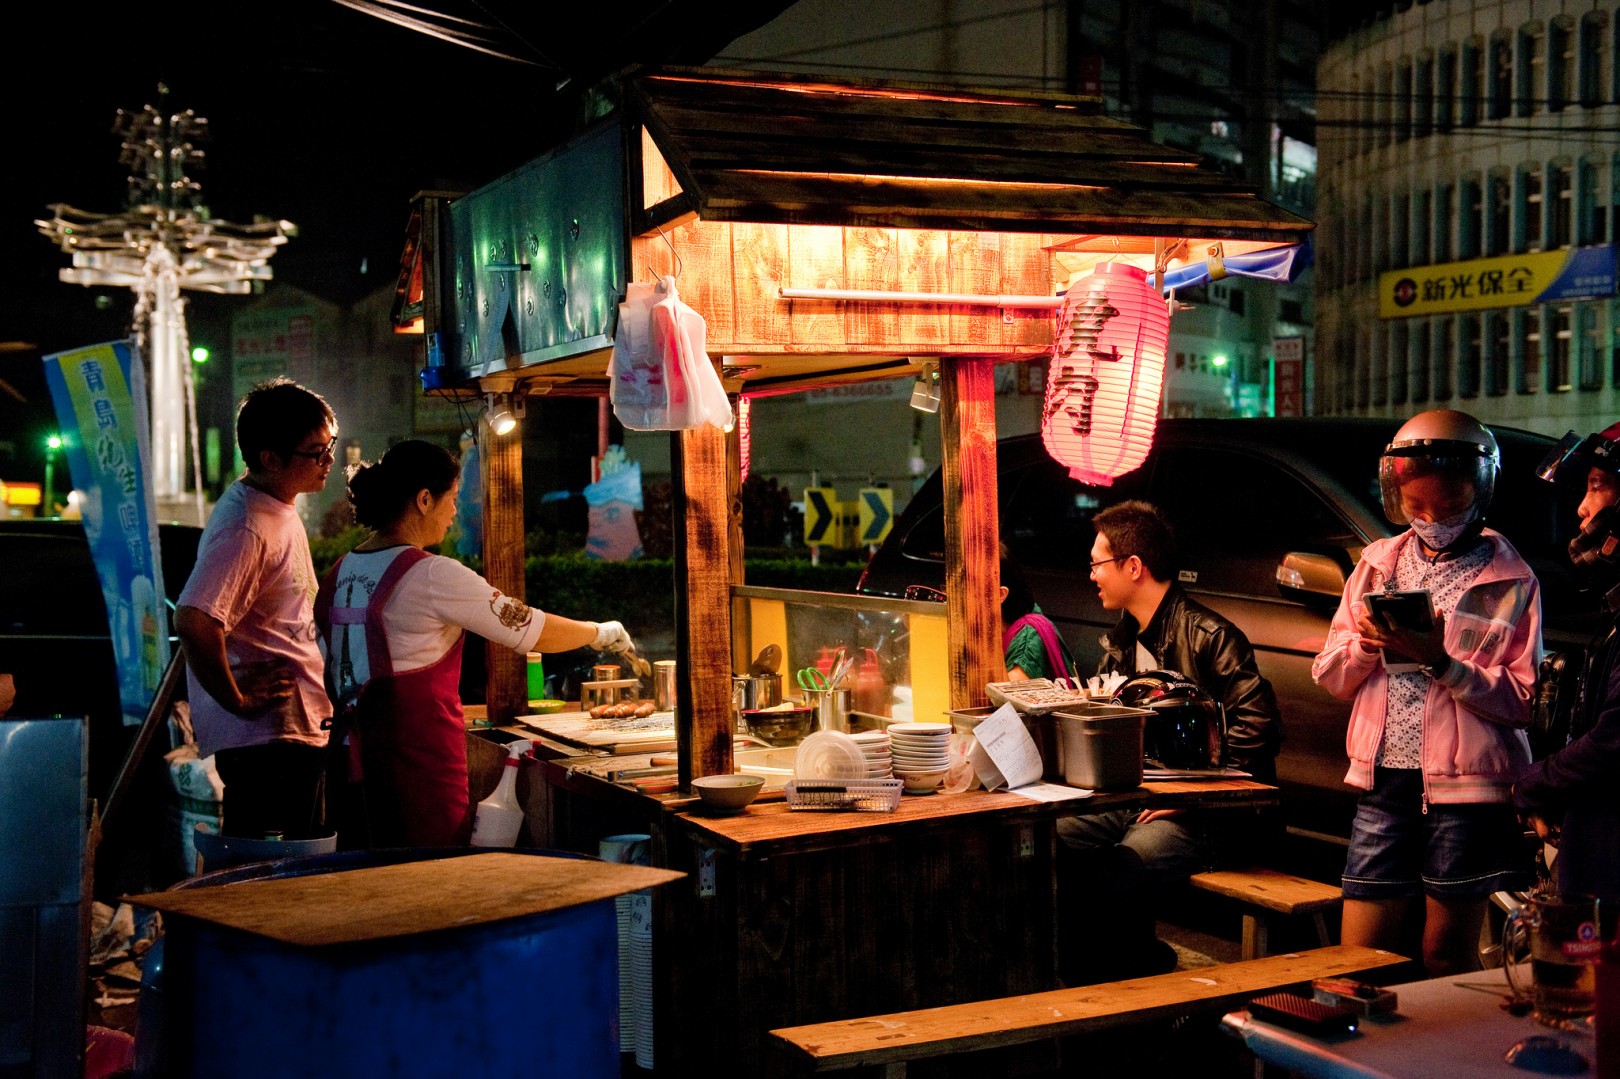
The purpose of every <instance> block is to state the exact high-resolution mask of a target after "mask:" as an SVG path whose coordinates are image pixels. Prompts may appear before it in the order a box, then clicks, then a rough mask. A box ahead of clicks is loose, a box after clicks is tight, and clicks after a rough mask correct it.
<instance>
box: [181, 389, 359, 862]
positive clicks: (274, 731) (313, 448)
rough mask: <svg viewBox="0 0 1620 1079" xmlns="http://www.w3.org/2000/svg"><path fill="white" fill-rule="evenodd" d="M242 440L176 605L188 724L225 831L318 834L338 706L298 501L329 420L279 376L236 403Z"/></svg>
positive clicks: (321, 470) (328, 444) (330, 441)
mask: <svg viewBox="0 0 1620 1079" xmlns="http://www.w3.org/2000/svg"><path fill="white" fill-rule="evenodd" d="M236 444H237V448H238V449H239V450H240V451H241V454H242V460H243V462H244V463H245V464H246V465H247V471H246V472H244V473H243V474H242V475H241V476H240V477H238V479H237V481H236V482H235V483H233V484H231V485H230V486H229V487H228V488H226V489H225V493H224V494H223V495H221V496H220V500H219V502H218V504H217V505H216V506H215V507H214V511H213V514H212V515H211V516H210V517H209V519H208V525H207V527H206V528H204V529H203V534H202V539H201V540H200V541H199V543H198V547H197V562H196V565H195V566H194V567H193V569H192V571H191V577H190V579H188V580H187V581H186V586H185V589H184V590H183V591H182V592H181V593H180V601H179V605H178V609H177V610H176V612H175V630H176V632H177V633H178V634H179V637H180V643H181V645H182V647H183V648H184V650H185V657H186V679H187V685H188V688H189V691H190V702H191V722H192V727H193V729H194V730H195V732H196V736H197V748H198V752H199V753H201V754H202V755H203V756H205V757H206V756H208V755H209V754H213V755H214V760H215V764H216V766H217V768H218V771H219V777H220V779H221V780H223V781H224V784H225V796H224V832H225V834H226V835H233V836H244V837H248V838H253V839H264V838H282V839H308V838H312V837H315V836H319V835H323V834H325V832H326V821H325V798H324V782H323V776H324V762H325V746H326V740H327V735H326V731H325V730H324V729H323V728H324V726H325V725H326V724H327V722H328V721H329V720H330V719H331V716H332V705H331V702H330V701H329V700H328V699H327V696H326V690H325V688H324V686H323V683H322V672H323V666H322V660H321V653H320V647H319V645H318V643H317V640H318V635H317V633H316V630H315V609H314V600H315V591H316V587H317V584H318V582H317V581H316V578H315V566H314V562H313V561H312V560H311V558H310V553H309V536H308V533H307V532H306V531H305V530H304V523H303V520H302V519H301V518H300V517H299V515H298V511H297V509H296V506H295V504H296V502H297V499H298V496H299V495H301V494H313V493H315V492H317V491H319V490H321V488H323V487H324V486H326V478H327V476H328V474H329V473H330V472H331V470H332V463H333V460H334V456H335V451H336V446H337V420H336V419H335V418H334V417H333V415H332V410H331V408H330V407H328V406H327V404H326V401H325V400H323V399H322V398H321V396H320V395H319V394H317V393H314V392H312V391H310V390H308V389H305V388H304V387H303V386H300V385H298V384H297V383H296V382H293V381H292V380H290V379H285V378H281V379H276V380H274V381H272V382H266V383H262V384H260V385H258V386H255V387H254V388H253V390H252V391H251V392H250V393H249V394H248V395H247V396H246V397H245V398H243V399H242V404H241V407H240V408H239V409H238V410H237V414H236Z"/></svg>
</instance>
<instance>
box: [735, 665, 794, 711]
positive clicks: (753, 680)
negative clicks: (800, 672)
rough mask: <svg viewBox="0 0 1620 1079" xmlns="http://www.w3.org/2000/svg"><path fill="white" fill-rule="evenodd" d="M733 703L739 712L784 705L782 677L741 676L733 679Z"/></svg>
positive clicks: (769, 675) (774, 675)
mask: <svg viewBox="0 0 1620 1079" xmlns="http://www.w3.org/2000/svg"><path fill="white" fill-rule="evenodd" d="M731 703H732V704H733V705H735V706H736V707H737V710H738V711H742V712H746V711H748V710H749V709H752V708H770V707H772V706H773V705H778V704H781V703H782V676H781V675H779V674H739V675H736V676H735V677H733V678H732V679H731Z"/></svg>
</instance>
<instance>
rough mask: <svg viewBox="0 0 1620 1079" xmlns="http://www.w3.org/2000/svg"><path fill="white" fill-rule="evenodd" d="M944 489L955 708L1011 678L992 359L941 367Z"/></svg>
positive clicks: (977, 701)
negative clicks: (1005, 640)
mask: <svg viewBox="0 0 1620 1079" xmlns="http://www.w3.org/2000/svg"><path fill="white" fill-rule="evenodd" d="M939 434H940V448H941V456H942V457H943V464H944V486H945V596H946V608H947V616H948V618H949V627H948V630H947V634H948V639H949V647H950V670H951V707H952V708H974V707H977V706H979V705H982V704H985V703H987V701H988V698H987V697H986V696H985V692H984V686H985V683H986V682H999V681H1002V680H1003V679H1005V678H1006V677H1007V667H1006V662H1005V659H1004V657H1003V656H1002V651H1001V604H1000V594H1001V559H1000V553H999V540H1000V536H1001V523H1000V513H999V510H998V507H997V504H996V498H997V495H996V486H997V484H996V384H995V368H994V365H993V364H992V363H991V361H989V360H967V359H945V360H944V361H943V362H942V363H941V364H940V406H939Z"/></svg>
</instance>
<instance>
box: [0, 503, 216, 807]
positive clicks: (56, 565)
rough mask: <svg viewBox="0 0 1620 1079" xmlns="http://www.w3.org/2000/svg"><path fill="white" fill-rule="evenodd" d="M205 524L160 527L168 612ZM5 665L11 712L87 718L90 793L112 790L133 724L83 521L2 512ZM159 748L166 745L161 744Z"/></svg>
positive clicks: (1, 666) (0, 661) (0, 643)
mask: <svg viewBox="0 0 1620 1079" xmlns="http://www.w3.org/2000/svg"><path fill="white" fill-rule="evenodd" d="M201 536H202V530H201V529H200V528H196V527H194V526H191V525H179V524H164V525H159V526H158V548H159V550H160V552H161V557H162V561H163V590H164V593H165V594H166V596H167V598H168V603H169V609H170V611H171V613H172V612H173V609H174V601H175V599H176V597H178V596H179V595H180V589H181V588H182V587H184V586H185V583H186V578H187V577H188V576H190V575H191V566H192V564H193V563H194V562H195V561H196V560H197V541H198V540H199V539H200V538H201ZM0 566H4V567H6V572H5V573H4V574H0V670H5V671H10V672H11V674H12V675H13V676H14V678H15V680H16V683H17V700H16V703H15V704H14V705H12V708H11V714H12V715H14V716H50V715H66V716H72V715H83V716H88V717H89V718H90V793H91V795H92V796H93V797H96V798H105V797H106V795H107V792H108V789H109V788H110V786H111V783H112V779H113V777H114V775H115V774H116V772H117V768H118V766H119V765H120V764H121V763H122V760H123V754H124V750H125V748H126V746H127V743H128V740H129V738H130V736H131V735H132V734H133V731H128V730H126V729H125V728H124V726H123V719H122V713H121V711H120V709H119V706H118V674H117V668H116V666H115V664H114V660H113V646H112V638H111V636H110V633H109V630H108V627H107V605H106V602H105V601H104V600H103V599H102V595H101V580H100V578H99V577H98V575H97V573H96V566H95V562H94V561H92V559H91V556H90V544H89V542H88V541H87V540H86V539H85V534H84V526H83V525H82V524H80V523H79V522H78V521H64V520H57V519H42V518H21V519H18V518H11V519H4V520H0ZM159 755H161V750H160V751H159Z"/></svg>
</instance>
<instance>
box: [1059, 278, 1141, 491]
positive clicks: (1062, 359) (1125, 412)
mask: <svg viewBox="0 0 1620 1079" xmlns="http://www.w3.org/2000/svg"><path fill="white" fill-rule="evenodd" d="M1169 341H1170V310H1169V308H1168V307H1167V306H1166V305H1165V302H1164V299H1163V297H1161V296H1160V295H1159V294H1158V293H1156V292H1154V291H1153V288H1152V286H1150V285H1149V284H1148V282H1147V273H1146V271H1144V270H1139V269H1137V268H1136V267H1135V266H1130V265H1125V264H1119V263H1105V264H1103V265H1100V266H1098V267H1096V269H1094V270H1093V271H1092V272H1091V275H1090V276H1089V277H1086V278H1083V279H1081V280H1079V281H1076V282H1075V283H1074V284H1073V285H1071V286H1070V287H1069V291H1068V293H1067V294H1066V295H1065V296H1064V298H1063V307H1062V308H1061V309H1060V310H1059V311H1058V324H1057V333H1056V341H1055V343H1054V344H1053V346H1052V362H1051V364H1050V366H1049V367H1048V369H1047V374H1046V404H1045V406H1044V407H1043V409H1042V411H1041V441H1042V442H1043V443H1045V445H1046V452H1048V453H1050V454H1051V455H1052V457H1053V459H1054V460H1056V461H1058V462H1059V463H1061V464H1064V465H1067V466H1068V468H1069V475H1071V476H1073V477H1074V478H1075V479H1077V480H1079V481H1080V482H1081V483H1087V484H1094V485H1098V486H1104V487H1106V486H1108V485H1110V484H1112V483H1113V482H1114V480H1115V478H1116V477H1119V476H1123V475H1124V474H1125V473H1127V472H1129V471H1131V470H1132V469H1135V468H1139V467H1141V464H1142V462H1143V461H1145V460H1146V459H1147V455H1148V450H1149V449H1151V448H1152V446H1153V428H1154V425H1155V424H1156V423H1157V422H1158V419H1159V396H1160V394H1161V392H1162V391H1163V389H1164V356H1165V349H1166V347H1167V345H1168V344H1169Z"/></svg>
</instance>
